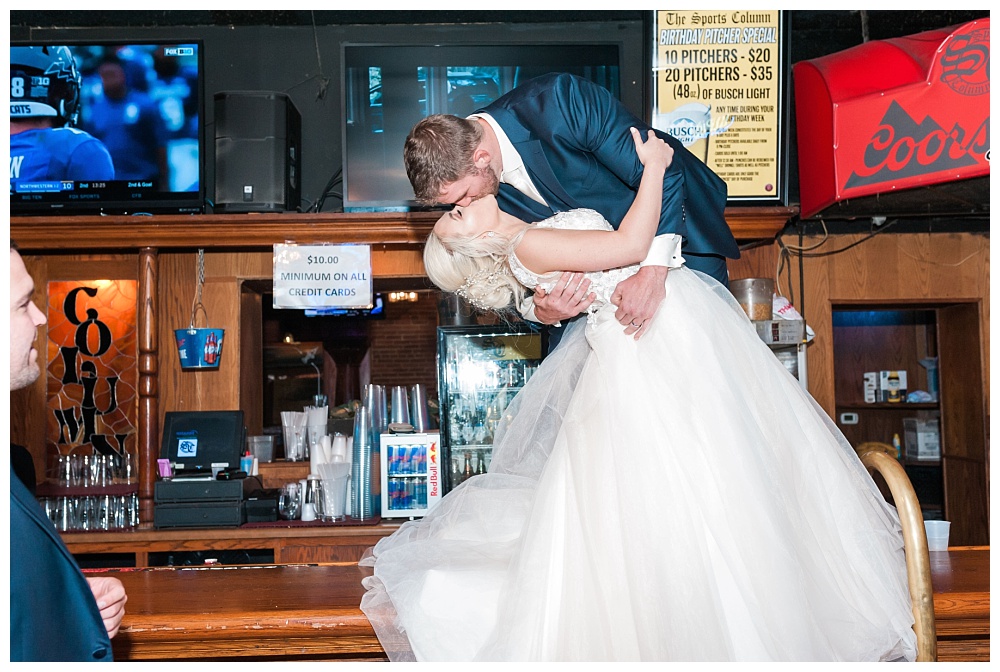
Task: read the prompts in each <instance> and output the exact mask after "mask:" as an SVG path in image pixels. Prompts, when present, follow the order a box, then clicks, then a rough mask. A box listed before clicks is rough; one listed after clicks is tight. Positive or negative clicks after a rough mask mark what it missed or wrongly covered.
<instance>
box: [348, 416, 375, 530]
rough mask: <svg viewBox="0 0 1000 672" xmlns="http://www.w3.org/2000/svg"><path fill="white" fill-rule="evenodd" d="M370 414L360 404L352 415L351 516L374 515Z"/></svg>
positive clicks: (367, 516) (357, 517)
mask: <svg viewBox="0 0 1000 672" xmlns="http://www.w3.org/2000/svg"><path fill="white" fill-rule="evenodd" d="M370 417H371V416H370V414H369V411H368V409H367V408H366V407H365V406H361V407H360V408H359V409H358V411H357V414H356V415H355V416H354V445H353V455H352V460H351V517H352V518H354V519H355V520H369V519H371V518H374V517H375V512H374V507H373V506H372V455H373V451H372V440H371V437H372V429H371V421H370V419H369V418H370Z"/></svg>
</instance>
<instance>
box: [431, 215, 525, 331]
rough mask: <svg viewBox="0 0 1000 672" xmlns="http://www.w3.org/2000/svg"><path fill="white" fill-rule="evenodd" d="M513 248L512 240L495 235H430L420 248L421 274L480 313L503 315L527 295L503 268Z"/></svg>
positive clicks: (522, 287)
mask: <svg viewBox="0 0 1000 672" xmlns="http://www.w3.org/2000/svg"><path fill="white" fill-rule="evenodd" d="M491 233H492V232H491ZM521 235H523V232H522V234H521ZM517 239H520V235H518V236H517ZM514 245H516V240H511V239H509V238H507V237H505V236H501V235H499V234H493V235H480V236H476V237H458V236H445V237H442V236H438V235H437V234H436V233H434V232H433V231H432V232H431V233H430V235H429V236H427V242H426V244H425V245H424V270H425V271H426V272H427V277H428V278H430V280H431V282H433V283H434V284H435V285H437V286H438V287H439V288H440V289H442V290H444V291H446V292H454V293H456V294H458V295H459V296H460V297H462V298H463V299H465V300H466V301H468V302H469V303H471V304H472V305H473V306H475V307H476V308H478V309H480V310H493V311H497V312H503V311H504V310H506V309H509V308H511V307H512V306H520V305H521V302H522V301H523V299H524V295H525V294H526V293H527V290H526V289H525V287H524V285H522V284H521V283H519V282H518V281H517V279H515V278H514V276H513V275H512V274H511V272H510V267H509V266H508V265H507V257H508V256H509V255H510V251H511V249H512V248H513V246H514Z"/></svg>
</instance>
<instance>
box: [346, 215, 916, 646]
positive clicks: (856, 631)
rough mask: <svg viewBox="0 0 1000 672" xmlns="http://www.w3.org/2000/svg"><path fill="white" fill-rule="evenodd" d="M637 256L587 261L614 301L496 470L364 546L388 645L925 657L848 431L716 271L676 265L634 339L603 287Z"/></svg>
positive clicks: (548, 364)
mask: <svg viewBox="0 0 1000 672" xmlns="http://www.w3.org/2000/svg"><path fill="white" fill-rule="evenodd" d="M539 226H556V227H563V228H585V227H589V228H609V225H608V224H607V222H605V221H604V219H603V218H602V217H601V216H600V215H599V214H598V213H596V212H593V211H590V210H575V211H571V212H567V213H560V214H558V215H556V216H554V217H552V218H550V219H548V220H545V221H544V222H542V223H540V224H539ZM511 266H512V269H513V270H514V271H515V274H516V275H517V277H518V278H519V279H520V280H522V282H525V284H527V285H529V286H532V285H535V284H543V283H545V282H546V279H544V278H538V277H537V276H534V275H533V274H532V273H530V271H527V269H525V268H523V266H521V265H520V264H519V263H518V262H517V259H516V258H514V257H512V258H511ZM634 270H635V268H631V269H618V270H616V271H612V272H610V273H604V274H590V277H591V279H592V281H593V285H592V286H593V288H594V290H595V291H597V292H598V296H599V299H598V304H600V305H599V306H598V304H595V310H594V312H593V313H592V314H591V315H589V316H588V317H587V320H586V321H584V320H582V319H581V320H576V321H575V322H573V323H571V325H570V326H569V327H568V328H567V329H568V330H569V331H568V333H567V334H566V335H565V336H564V337H563V339H562V342H561V343H560V344H559V346H558V347H557V348H556V349H555V350H554V352H553V353H552V354H551V355H549V356H548V357H546V359H544V360H543V362H542V364H541V366H540V367H539V369H538V371H537V373H536V374H535V375H534V376H532V378H531V379H530V381H529V383H528V384H527V385H526V386H525V388H524V389H523V390H522V392H521V393H520V394H519V395H518V396H517V397H516V398H515V399H514V401H513V402H512V403H511V405H510V407H509V408H508V412H507V413H506V414H505V419H504V421H503V429H502V431H500V432H498V433H497V438H496V440H495V442H494V457H493V461H492V463H491V464H490V468H489V472H488V473H486V474H484V475H481V476H476V477H473V478H471V479H469V480H467V481H466V482H464V483H463V484H461V485H460V486H459V487H457V488H455V490H454V491H452V492H451V493H449V494H448V495H447V496H446V497H445V498H444V499H443V500H442V501H441V502H440V503H439V504H438V505H437V506H436V507H435V508H434V509H432V510H431V512H430V513H429V514H428V515H427V516H426V517H424V518H422V519H419V520H415V521H410V522H407V523H404V524H403V525H402V526H401V527H400V529H399V530H398V531H397V532H396V533H395V534H393V535H392V536H390V537H387V538H386V539H384V540H382V541H380V542H379V543H378V544H377V545H376V546H375V547H374V549H372V551H373V552H372V553H369V554H367V555H366V557H365V558H364V559H363V560H362V561H361V564H362V565H374V574H373V576H371V577H368V578H366V579H365V580H364V584H365V586H366V588H367V592H366V594H365V596H364V598H363V600H362V602H361V608H362V610H363V611H364V612H365V614H366V615H367V616H368V617H369V619H370V620H371V622H372V625H373V626H374V628H375V630H376V633H377V634H378V636H379V640H380V641H381V643H382V645H383V647H384V648H385V650H386V652H387V654H388V655H389V656H390V658H391V659H392V660H413V659H416V660H422V661H469V660H504V661H520V660H524V661H529V660H558V661H575V660H580V661H638V660H646V661H672V660H677V661H705V660H707V661H713V660H722V661H726V660H739V661H831V660H848V661H875V660H893V659H905V660H913V659H914V658H915V655H916V644H915V636H914V633H913V630H912V625H913V615H912V611H911V608H910V601H909V594H908V590H907V583H906V569H905V563H904V556H903V545H902V536H901V532H900V526H899V519H898V516H897V514H896V511H895V509H894V508H892V507H891V506H889V505H888V504H886V503H885V501H884V499H883V497H882V496H881V495H880V494H879V491H878V489H877V488H876V487H875V485H874V482H873V481H872V479H871V478H870V477H869V476H868V474H867V472H866V471H865V468H864V467H863V466H862V464H861V462H860V460H859V459H858V458H857V456H856V455H855V453H854V451H853V450H852V449H851V447H850V445H849V444H848V442H847V441H846V439H844V437H843V436H842V434H841V433H840V432H839V430H837V429H836V427H835V425H834V424H833V423H832V422H831V421H830V419H829V418H828V417H827V416H826V415H825V413H824V412H823V411H822V409H821V408H820V407H819V406H818V404H816V402H815V401H814V400H813V399H812V397H810V396H809V395H808V394H806V393H805V392H804V391H803V390H802V389H801V387H800V386H799V384H798V382H797V381H796V380H795V379H794V378H793V377H792V376H791V375H790V374H789V373H788V372H787V371H786V369H785V368H784V366H783V365H782V364H781V363H780V362H779V361H778V360H777V358H776V357H775V356H774V355H773V354H772V352H771V351H770V350H769V349H768V347H767V346H766V345H764V343H763V342H762V341H761V340H760V339H759V338H758V336H757V334H756V331H755V329H754V327H753V325H752V324H751V322H750V321H749V319H748V318H747V317H746V315H745V314H744V313H743V311H742V310H741V309H740V307H739V305H738V304H737V303H736V302H735V300H734V299H733V297H732V295H730V294H729V292H728V291H727V290H726V289H725V288H723V287H722V286H721V285H720V284H719V283H717V282H715V281H714V280H712V279H710V278H708V277H707V276H704V275H702V274H699V273H696V272H695V271H691V270H688V269H686V268H682V269H676V270H671V271H670V272H669V274H668V276H667V280H666V298H665V299H664V301H663V303H662V304H661V306H660V308H659V311H658V312H657V314H656V316H655V319H654V321H653V322H652V324H651V325H650V326H649V327H648V328H647V332H646V334H645V335H644V336H643V337H642V338H640V339H639V340H638V341H636V340H634V339H633V338H631V337H629V336H625V335H624V334H623V327H622V326H621V325H620V324H619V323H618V322H617V321H616V320H615V319H614V311H615V308H614V306H612V305H610V304H609V303H608V297H609V296H610V294H611V291H612V289H613V288H614V286H615V284H617V282H618V280H620V279H621V277H624V276H626V275H628V274H630V273H632V272H634Z"/></svg>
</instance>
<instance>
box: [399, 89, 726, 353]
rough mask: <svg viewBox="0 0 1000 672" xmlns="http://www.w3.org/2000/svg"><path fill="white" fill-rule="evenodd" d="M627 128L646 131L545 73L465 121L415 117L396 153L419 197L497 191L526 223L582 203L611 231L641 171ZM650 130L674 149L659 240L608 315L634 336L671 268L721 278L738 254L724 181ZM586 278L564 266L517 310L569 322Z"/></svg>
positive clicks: (582, 302)
mask: <svg viewBox="0 0 1000 672" xmlns="http://www.w3.org/2000/svg"><path fill="white" fill-rule="evenodd" d="M631 126H634V127H636V128H637V129H639V131H640V133H641V134H643V135H644V136H645V132H646V130H647V129H648V128H649V126H647V125H646V124H644V123H642V122H641V121H640V120H639V119H637V118H636V117H634V116H633V115H632V114H630V113H629V112H628V111H627V110H626V109H625V107H624V106H623V105H622V104H621V103H620V102H619V101H618V100H617V99H616V98H615V97H614V96H613V95H612V94H611V93H610V92H609V91H608V90H607V89H605V88H603V87H601V86H598V85H596V84H593V83H591V82H589V81H587V80H585V79H582V78H580V77H577V76H575V75H570V74H565V73H554V74H548V75H543V76H541V77H537V78H535V79H532V80H529V81H527V82H525V83H524V84H522V85H520V86H518V87H517V88H515V89H514V90H512V91H510V92H509V93H507V94H505V95H504V96H501V97H500V98H498V99H497V100H496V101H494V102H493V103H491V104H490V105H488V106H487V107H485V108H483V109H481V110H479V111H478V112H477V113H475V114H473V115H471V116H470V117H469V118H467V119H460V118H458V117H455V116H452V115H440V114H439V115H432V116H430V117H427V118H426V119H423V120H422V121H420V122H418V123H417V124H416V125H415V126H414V127H413V129H412V130H411V132H410V135H409V136H408V137H407V139H406V145H405V148H404V152H403V159H404V162H405V164H406V172H407V175H408V176H409V178H410V183H411V184H412V186H413V191H414V194H415V195H416V198H417V200H418V201H420V202H422V203H427V204H438V203H451V204H455V205H460V206H462V205H468V204H469V203H471V202H472V201H473V200H475V199H477V198H479V197H481V196H484V195H486V194H496V195H497V200H498V202H499V204H500V208H501V209H503V210H504V211H506V212H509V213H511V214H513V215H515V216H517V217H519V218H521V219H523V220H525V221H529V222H534V221H539V220H541V219H545V218H546V217H550V216H552V215H553V214H554V213H555V212H559V211H564V210H569V209H572V208H590V209H593V210H597V211H598V212H600V213H601V214H602V215H604V217H605V218H606V219H607V220H608V221H609V222H611V224H612V225H613V226H615V227H617V226H618V225H619V224H620V223H621V220H622V218H623V217H624V215H625V213H626V212H627V211H628V208H629V206H630V205H631V204H632V201H633V199H634V198H635V192H636V189H637V188H638V185H639V178H640V177H641V175H642V164H641V163H640V162H639V159H638V157H637V156H636V153H635V147H634V144H633V141H632V137H631V135H630V134H629V127H631ZM656 133H657V135H659V136H660V137H661V138H663V139H665V140H666V141H667V142H668V143H669V144H670V146H671V147H672V148H673V150H674V157H673V162H672V164H671V166H670V167H669V168H668V169H667V174H666V175H665V176H664V180H663V206H662V210H661V215H660V225H659V228H658V229H657V237H656V239H655V240H654V242H653V246H652V248H651V249H650V252H649V255H648V256H647V258H646V260H645V261H644V262H643V263H642V268H641V269H640V271H639V273H637V274H636V275H635V276H633V277H631V278H629V279H628V280H625V281H623V282H622V283H621V284H620V285H619V286H618V288H617V289H616V290H615V294H614V295H613V296H612V301H613V302H614V303H615V304H616V305H617V306H618V311H617V312H616V314H615V316H616V318H617V319H618V321H619V322H621V324H623V325H625V327H626V329H625V333H626V334H635V335H636V338H638V337H639V336H641V335H642V331H643V325H644V324H645V322H646V320H648V319H649V318H651V317H652V316H653V314H654V313H655V312H656V309H657V307H658V306H659V305H660V302H661V301H662V300H663V297H664V294H665V292H664V281H665V279H666V275H667V270H668V269H669V268H675V267H678V266H680V265H681V264H686V265H687V266H688V267H690V268H694V269H696V270H699V271H702V272H705V273H707V274H709V275H711V276H713V277H714V278H716V279H717V280H719V281H720V282H722V283H723V284H725V285H728V279H729V274H728V272H727V269H726V258H727V257H728V258H732V259H736V258H738V257H739V248H738V247H737V246H736V240H735V238H733V234H732V232H731V231H730V230H729V226H728V224H726V220H725V216H724V212H725V207H726V197H727V191H726V183H725V182H723V181H722V179H720V178H719V177H718V176H717V175H716V174H715V173H713V172H712V171H711V169H709V168H708V167H707V166H706V165H705V164H704V163H702V162H701V161H699V160H698V159H697V158H695V157H694V155H693V154H691V153H690V152H689V151H688V150H687V149H685V148H684V146H683V145H682V144H681V143H680V142H679V141H677V140H676V139H674V138H673V137H671V136H670V135H667V134H666V133H663V132H662V131H656ZM682 253H683V256H681V255H682ZM581 280H582V282H581ZM588 286H589V282H588V281H586V280H583V279H582V275H581V274H563V277H562V279H561V280H560V282H559V283H558V284H557V285H556V286H555V287H554V288H553V289H552V291H551V292H550V293H548V294H546V293H545V292H543V291H536V293H535V295H534V297H533V305H532V300H531V299H529V301H528V302H527V303H526V305H524V306H522V307H521V310H522V314H524V316H525V318H526V319H529V320H532V321H536V322H542V323H544V324H557V323H558V322H560V321H561V320H565V319H569V318H571V317H573V316H575V315H578V314H579V313H580V312H582V311H583V310H585V309H586V308H587V307H588V306H589V305H590V304H591V303H592V302H593V299H594V297H593V295H592V294H588V293H587V291H586V290H587V288H588Z"/></svg>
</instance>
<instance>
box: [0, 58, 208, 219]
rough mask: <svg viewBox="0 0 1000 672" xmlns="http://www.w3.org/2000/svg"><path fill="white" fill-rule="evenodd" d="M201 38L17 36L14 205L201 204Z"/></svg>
mask: <svg viewBox="0 0 1000 672" xmlns="http://www.w3.org/2000/svg"><path fill="white" fill-rule="evenodd" d="M203 91H204V57H203V49H202V44H201V42H200V41H166V40H162V41H157V42H151V41H130V42H110V41H104V42H61V43H52V42H44V43H43V42H12V43H11V46H10V127H11V130H10V133H11V135H10V209H11V214H14V215H19V214H20V215H24V214H88V213H89V214H96V213H101V214H153V213H200V212H202V211H203V210H204V202H205V166H204V163H205V132H204V127H203V123H204V118H205V114H204V93H203Z"/></svg>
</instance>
